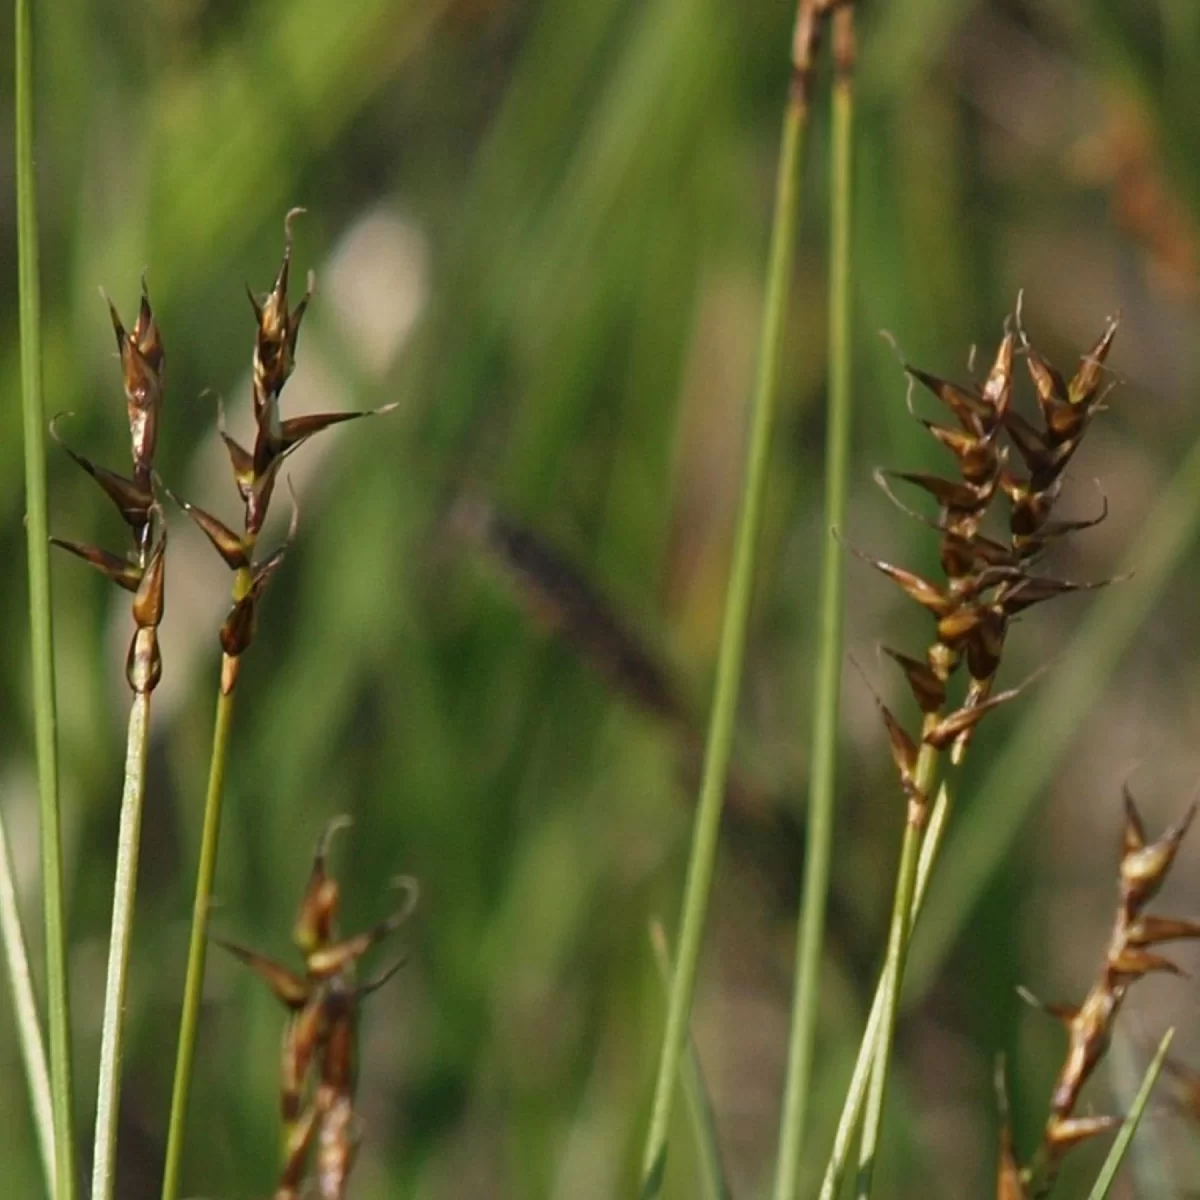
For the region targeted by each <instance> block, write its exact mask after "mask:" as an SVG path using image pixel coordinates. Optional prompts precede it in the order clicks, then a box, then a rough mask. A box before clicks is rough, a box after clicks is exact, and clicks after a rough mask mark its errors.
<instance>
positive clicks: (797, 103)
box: [641, 0, 817, 1200]
mask: <svg viewBox="0 0 1200 1200" xmlns="http://www.w3.org/2000/svg"><path fill="white" fill-rule="evenodd" d="M815 9H816V5H815V4H814V3H813V2H812V0H801V3H800V8H799V12H798V13H797V18H796V30H795V40H794V45H793V60H792V61H793V74H792V84H791V90H790V94H789V98H788V104H787V108H786V111H785V115H784V121H783V137H782V144H781V149H780V159H779V175H778V179H777V182H776V193H775V213H774V219H773V222H772V228H771V249H770V261H769V265H768V272H767V286H766V296H765V300H764V313H763V326H762V333H761V340H760V344H759V357H758V381H757V384H756V387H755V394H754V407H753V413H752V417H751V429H750V438H749V442H748V445H747V459H746V471H745V478H744V481H743V490H742V499H741V506H740V511H739V514H738V525H737V533H736V537H735V540H734V549H733V562H732V565H731V570H730V576H729V584H728V588H727V592H726V597H725V613H724V619H723V623H722V628H721V643H720V651H719V655H718V659H717V673H716V681H715V684H714V694H713V703H712V712H711V715H710V718H709V727H708V738H707V741H706V743H705V752H704V768H703V774H702V780H701V785H700V800H699V803H698V805H697V809H696V817H695V821H694V824H693V827H692V848H691V854H690V857H689V859H688V870H687V881H686V884H685V888H684V899H683V912H682V917H681V920H680V931H679V952H678V953H679V957H678V962H677V964H676V968H675V974H674V976H673V977H672V980H671V994H670V999H669V1002H668V1006H667V1025H666V1031H665V1033H664V1035H663V1042H662V1050H661V1054H660V1057H659V1065H658V1078H657V1082H656V1084H655V1092H654V1106H653V1110H652V1112H651V1117H650V1127H649V1130H648V1133H647V1137H646V1147H645V1154H644V1157H643V1161H642V1187H641V1196H642V1197H643V1200H649V1198H650V1197H653V1196H657V1195H658V1194H659V1192H660V1190H661V1187H662V1180H663V1175H664V1172H665V1169H666V1150H667V1131H668V1129H669V1126H670V1121H671V1109H672V1105H673V1102H674V1096H675V1086H676V1081H677V1079H678V1077H679V1065H680V1061H681V1059H682V1057H683V1049H684V1045H685V1043H686V1041H687V1035H688V1022H689V1018H690V1015H691V1007H692V996H693V993H694V991H695V986H696V972H697V967H698V965H699V960H700V945H701V942H702V940H703V936H704V921H705V915H706V912H707V909H708V896H709V891H710V889H711V885H712V875H713V865H714V862H715V859H716V852H717V835H718V831H719V828H720V823H721V802H722V799H723V796H724V792H725V777H726V772H727V769H728V765H729V754H730V748H731V744H732V740H733V723H734V716H735V713H736V711H737V699H738V689H739V685H740V681H741V671H742V658H743V654H744V651H745V645H746V627H747V623H748V618H749V612H750V597H751V588H752V583H753V579H754V559H755V551H756V549H757V544H758V535H759V527H760V525H761V517H762V500H763V493H764V491H765V484H766V477H767V463H768V459H769V457H770V455H769V452H770V446H771V429H772V424H773V417H774V413H775V404H776V400H777V397H778V393H779V367H780V351H781V348H782V345H783V331H784V326H785V323H786V320H787V309H788V290H789V287H788V285H789V282H790V278H791V271H792V257H793V248H794V246H795V240H796V226H797V223H798V220H799V207H800V205H799V201H800V186H799V166H800V162H801V157H802V154H801V152H802V148H803V142H804V131H805V129H806V127H807V124H808V113H809V92H810V88H811V80H812V58H813V43H814V41H815V38H816V16H817V14H816V11H815Z"/></svg>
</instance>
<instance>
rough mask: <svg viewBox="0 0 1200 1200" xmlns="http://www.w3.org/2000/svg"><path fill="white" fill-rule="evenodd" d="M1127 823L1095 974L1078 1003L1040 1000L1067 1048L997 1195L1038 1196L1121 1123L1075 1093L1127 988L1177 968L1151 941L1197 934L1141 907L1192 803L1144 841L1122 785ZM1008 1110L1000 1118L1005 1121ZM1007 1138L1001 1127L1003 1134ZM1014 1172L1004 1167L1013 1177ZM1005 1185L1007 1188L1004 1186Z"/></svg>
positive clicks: (1154, 889) (1199, 935) (1105, 1041)
mask: <svg viewBox="0 0 1200 1200" xmlns="http://www.w3.org/2000/svg"><path fill="white" fill-rule="evenodd" d="M1124 800H1125V828H1124V836H1123V841H1122V847H1121V858H1120V868H1119V873H1118V881H1119V887H1120V899H1119V901H1118V903H1117V911H1116V917H1115V919H1114V921H1113V928H1112V933H1111V934H1110V935H1109V939H1108V948H1107V950H1106V951H1105V955H1104V962H1103V964H1102V965H1101V968H1100V973H1099V974H1098V975H1097V977H1096V981H1095V982H1094V983H1093V984H1092V987H1091V990H1090V991H1089V992H1088V994H1087V996H1086V997H1085V998H1084V1000H1083V1003H1082V1004H1079V1005H1052V1004H1041V1005H1040V1007H1042V1008H1044V1009H1045V1010H1046V1011H1047V1012H1049V1013H1050V1014H1051V1015H1053V1016H1055V1017H1057V1018H1058V1019H1059V1020H1060V1021H1061V1022H1062V1023H1063V1025H1064V1026H1065V1028H1066V1030H1067V1053H1066V1056H1065V1057H1064V1059H1063V1065H1062V1067H1061V1069H1060V1070H1059V1072H1058V1077H1057V1078H1056V1080H1055V1083H1054V1090H1053V1092H1052V1093H1051V1098H1050V1115H1049V1117H1048V1118H1047V1120H1046V1125H1045V1128H1044V1129H1043V1132H1042V1142H1041V1145H1040V1146H1039V1147H1038V1150H1037V1153H1036V1154H1035V1156H1034V1159H1033V1162H1032V1164H1031V1165H1030V1166H1029V1167H1028V1168H1026V1169H1024V1170H1023V1171H1022V1172H1021V1173H1020V1184H1021V1190H1020V1191H1013V1190H1012V1183H1011V1181H1010V1182H1009V1183H1007V1184H1005V1183H1004V1179H1005V1169H1004V1166H1003V1163H1002V1165H1001V1172H1000V1178H1001V1187H1000V1188H999V1189H998V1191H997V1196H998V1197H1016V1198H1024V1197H1030V1196H1032V1197H1041V1196H1044V1195H1046V1194H1047V1193H1048V1192H1049V1190H1050V1188H1051V1186H1052V1185H1053V1183H1054V1179H1055V1177H1056V1176H1057V1174H1058V1170H1059V1166H1060V1164H1061V1162H1062V1159H1063V1157H1064V1156H1065V1155H1066V1153H1067V1152H1068V1151H1069V1150H1070V1149H1071V1147H1072V1146H1076V1145H1078V1144H1079V1143H1080V1142H1083V1141H1087V1140H1088V1139H1090V1138H1093V1137H1095V1136H1096V1135H1097V1134H1101V1133H1107V1132H1109V1131H1110V1130H1113V1129H1115V1128H1116V1127H1117V1126H1118V1125H1120V1123H1121V1119H1120V1118H1119V1117H1112V1116H1077V1115H1076V1113H1075V1110H1076V1108H1077V1107H1078V1104H1079V1098H1080V1094H1081V1093H1082V1091H1083V1089H1084V1087H1085V1086H1086V1084H1087V1082H1088V1080H1089V1079H1090V1078H1091V1076H1092V1074H1093V1072H1094V1071H1095V1069H1096V1066H1097V1064H1098V1063H1099V1062H1100V1060H1101V1059H1102V1058H1103V1057H1104V1054H1105V1052H1106V1051H1107V1050H1108V1046H1109V1042H1110V1041H1111V1039H1112V1032H1113V1026H1114V1025H1115V1023H1116V1019H1117V1015H1118V1014H1119V1013H1120V1011H1121V1005H1122V1004H1123V1003H1124V1002H1125V997H1126V994H1127V993H1128V991H1129V988H1130V987H1131V986H1132V985H1133V984H1134V983H1136V982H1137V981H1138V980H1139V979H1141V978H1143V977H1144V976H1146V975H1151V974H1157V973H1160V972H1164V971H1165V972H1168V973H1170V974H1174V975H1178V974H1181V972H1180V970H1179V968H1178V967H1177V966H1176V965H1175V963H1174V962H1172V960H1171V959H1169V958H1167V957H1166V956H1165V955H1163V954H1160V953H1158V952H1157V950H1155V949H1153V947H1157V946H1160V945H1161V944H1162V943H1164V942H1169V941H1180V940H1184V939H1193V938H1195V939H1200V921H1193V920H1184V919H1178V918H1174V917H1159V916H1155V915H1153V914H1151V913H1147V912H1146V911H1145V908H1146V906H1147V905H1148V904H1149V903H1150V901H1151V900H1153V899H1154V897H1155V896H1156V895H1157V894H1158V892H1159V889H1160V888H1161V887H1162V885H1163V883H1164V882H1165V881H1166V878H1167V875H1168V874H1169V872H1170V870H1171V866H1172V864H1173V863H1174V861H1175V856H1176V854H1177V853H1178V852H1179V846H1180V844H1181V842H1182V841H1183V838H1184V835H1185V834H1186V833H1187V830H1188V827H1189V826H1190V825H1191V823H1192V819H1193V818H1194V817H1195V815H1196V806H1195V805H1192V806H1191V807H1190V808H1189V809H1188V810H1187V812H1186V813H1184V815H1183V816H1182V817H1181V818H1180V819H1179V820H1178V821H1177V822H1176V823H1175V824H1174V825H1172V826H1171V828H1170V829H1168V830H1167V831H1166V832H1165V833H1164V834H1163V835H1162V836H1161V837H1160V838H1158V840H1157V841H1153V842H1151V841H1148V840H1147V837H1146V829H1145V826H1144V825H1143V823H1142V818H1141V815H1140V814H1139V813H1138V810H1137V806H1136V804H1135V803H1134V800H1133V796H1132V795H1130V793H1129V791H1128V789H1126V790H1125V794H1124ZM1007 1124H1008V1122H1007V1117H1006V1116H1005V1119H1004V1125H1005V1127H1006V1128H1007ZM1004 1136H1005V1137H1006V1138H1007V1137H1008V1135H1007V1133H1006V1134H1005V1135H1004ZM1011 1174H1012V1172H1011V1171H1010V1172H1009V1175H1010V1180H1011ZM1006 1186H1007V1188H1008V1189H1009V1190H1007V1191H1006V1190H1004V1188H1005V1187H1006Z"/></svg>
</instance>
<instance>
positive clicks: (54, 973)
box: [14, 0, 75, 1200]
mask: <svg viewBox="0 0 1200 1200" xmlns="http://www.w3.org/2000/svg"><path fill="white" fill-rule="evenodd" d="M14 21H15V33H14V44H15V48H16V72H15V84H16V186H17V290H18V300H19V308H20V324H21V409H22V417H23V426H24V443H25V513H26V526H27V538H28V555H29V558H28V564H29V624H30V644H31V647H32V654H33V705H34V717H35V722H36V744H37V765H38V796H39V802H40V804H39V811H40V817H41V843H42V902H43V906H44V912H45V924H46V998H47V1008H48V1018H49V1019H48V1027H49V1031H50V1078H51V1086H52V1091H53V1098H54V1135H55V1137H54V1145H55V1164H56V1166H55V1178H56V1181H57V1188H56V1192H55V1195H56V1198H57V1200H74V1196H75V1130H74V1119H73V1117H72V1113H71V1098H72V1086H71V1021H70V1001H69V994H68V989H67V936H66V928H65V921H64V914H63V908H64V905H63V867H62V833H61V828H60V821H59V807H58V761H57V757H58V745H57V743H58V718H57V713H56V710H55V700H54V639H53V632H52V629H51V618H50V611H51V608H50V554H49V541H48V538H49V530H48V522H47V515H46V512H47V501H46V435H45V426H46V419H45V412H44V410H43V405H42V348H41V296H40V283H39V278H38V220H37V181H36V177H35V174H34V149H33V139H34V130H33V29H32V19H31V14H30V3H29V0H16V8H15V13H14Z"/></svg>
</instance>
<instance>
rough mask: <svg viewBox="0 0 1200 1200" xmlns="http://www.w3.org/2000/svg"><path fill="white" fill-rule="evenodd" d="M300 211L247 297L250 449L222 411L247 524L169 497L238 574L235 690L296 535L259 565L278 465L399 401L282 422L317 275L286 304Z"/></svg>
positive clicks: (232, 661) (225, 640) (228, 648)
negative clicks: (236, 524)
mask: <svg viewBox="0 0 1200 1200" xmlns="http://www.w3.org/2000/svg"><path fill="white" fill-rule="evenodd" d="M303 211H304V210H303V209H299V208H295V209H292V211H291V212H289V213H288V215H287V218H286V220H285V221H284V250H283V261H282V263H281V264H280V267H279V272H278V274H277V275H276V277H275V284H274V286H273V287H272V288H271V290H270V291H269V292H268V293H267V295H266V296H265V297H263V299H262V300H259V299H257V298H256V297H255V296H254V295H253V293H251V294H250V303H251V305H252V307H253V309H254V316H255V319H256V322H257V329H256V331H255V339H254V358H253V385H252V387H253V403H254V425H255V434H254V444H253V447H252V449H249V450H248V449H246V448H245V447H244V446H242V445H241V444H240V443H239V442H238V441H236V440H235V439H234V438H232V437H231V436H230V435H229V434H228V433H227V432H226V430H225V416H224V412H223V410H218V429H219V431H220V435H221V440H222V441H223V442H224V443H225V449H226V450H227V452H228V454H229V462H230V466H231V468H232V470H233V479H234V483H235V485H236V486H237V490H238V495H239V496H240V497H241V501H242V509H243V512H242V528H241V532H240V533H239V532H235V531H234V530H233V529H231V528H230V527H229V526H228V525H226V524H225V523H224V522H223V521H221V520H219V519H218V518H217V517H214V516H213V515H212V514H211V513H207V512H205V511H204V509H202V508H198V507H197V506H196V505H194V504H188V503H186V502H185V501H183V500H180V499H179V498H178V497H176V496H174V494H173V493H172V498H173V499H175V501H176V503H178V504H179V505H180V507H181V508H182V509H183V510H184V512H186V513H187V514H188V516H189V517H191V518H192V520H193V521H194V522H195V523H196V524H197V525H198V526H199V527H200V529H201V530H202V531H203V532H204V534H205V536H206V537H207V538H208V539H209V541H211V542H212V544H213V546H214V547H215V548H216V550H217V553H218V554H220V556H221V557H222V559H224V560H225V563H226V565H227V566H228V567H229V569H230V570H231V571H233V572H234V585H233V606H232V608H231V609H230V611H229V615H228V616H227V617H226V619H225V623H224V624H223V625H222V627H221V635H220V636H221V647H222V649H223V650H224V652H225V663H224V665H223V670H222V682H221V686H222V690H223V691H225V692H226V693H228V692H230V691H232V690H233V688H234V686H235V684H236V682H237V668H238V662H239V659H240V656H241V655H242V654H243V653H244V652H245V651H246V650H247V649H248V648H249V646H250V643H251V642H252V641H253V640H254V630H255V622H256V617H257V610H258V603H259V600H260V599H261V598H262V593H263V591H264V590H265V589H266V585H267V582H268V580H269V579H270V577H271V575H272V574H273V573H274V572H275V570H276V569H277V568H278V567H279V565H280V563H281V562H282V561H283V556H284V554H285V553H286V551H287V548H288V546H289V545H290V544H291V541H292V538H293V537H294V535H295V517H294V515H293V521H292V528H291V530H290V531H289V533H288V537H287V539H286V540H285V542H284V544H283V546H282V547H280V549H278V550H276V551H275V552H274V553H273V554H271V555H269V556H268V557H267V558H265V559H263V560H262V561H260V562H255V561H254V553H255V549H256V546H257V542H258V535H259V534H260V533H261V532H262V528H263V525H264V523H265V522H266V519H267V512H268V509H269V507H270V504H271V497H272V496H273V495H274V491H275V483H276V480H277V478H278V475H279V469H280V467H281V466H282V465H283V463H284V461H285V460H286V459H287V458H288V456H289V455H290V454H292V453H293V452H294V451H296V450H298V449H299V448H300V447H301V446H302V445H304V443H305V442H307V441H308V439H309V438H311V437H313V436H314V435H315V434H318V433H320V432H321V431H322V430H324V429H327V428H328V427H329V426H331V425H338V424H341V423H342V422H345V421H353V420H355V419H357V418H359V417H366V416H375V415H378V414H381V413H385V412H390V411H391V410H392V409H394V408H395V407H396V406H395V404H387V405H384V406H383V407H381V408H375V409H368V410H365V411H361V412H341V413H310V414H308V415H306V416H300V417H292V418H290V419H285V418H284V417H283V416H282V415H281V412H280V396H281V393H282V392H283V388H284V385H285V384H286V383H287V381H288V378H289V377H290V376H291V374H292V371H293V369H294V367H295V363H296V341H297V338H298V337H299V335H300V323H301V321H302V320H303V318H304V313H305V311H306V310H307V308H308V304H309V301H310V300H311V299H312V296H313V290H314V284H313V277H312V275H311V274H310V275H309V277H308V286H307V288H306V290H305V293H304V296H303V298H302V299H301V300H300V303H299V304H297V305H296V307H295V308H294V309H292V308H290V307H289V300H288V277H289V273H290V271H291V262H292V220H293V219H294V218H295V217H296V216H297V215H298V214H300V213H301V212H303Z"/></svg>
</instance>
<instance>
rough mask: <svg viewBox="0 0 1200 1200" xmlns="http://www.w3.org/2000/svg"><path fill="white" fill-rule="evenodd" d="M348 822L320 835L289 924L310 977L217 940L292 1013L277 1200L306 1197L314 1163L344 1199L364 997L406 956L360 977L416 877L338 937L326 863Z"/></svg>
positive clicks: (337, 1198) (413, 895)
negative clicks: (393, 900) (364, 923)
mask: <svg viewBox="0 0 1200 1200" xmlns="http://www.w3.org/2000/svg"><path fill="white" fill-rule="evenodd" d="M345 823H346V822H345V819H344V818H339V819H336V820H334V821H332V822H330V824H329V825H328V826H327V827H326V829H325V831H324V833H323V834H322V835H321V838H320V840H319V841H318V842H317V849H316V853H315V855H314V856H313V865H312V871H311V873H310V875H309V880H308V885H307V886H306V888H305V890H304V897H303V899H302V901H301V903H300V910H299V914H298V916H297V918H296V924H295V927H294V929H293V931H292V940H293V942H294V943H295V945H296V947H297V948H298V949H299V951H300V953H301V954H302V955H303V956H304V967H305V969H304V973H303V974H297V973H296V972H293V971H291V970H289V969H288V968H287V967H284V966H281V965H280V964H279V963H277V962H274V961H273V960H271V959H269V958H266V957H264V956H263V955H261V954H258V953H256V952H255V951H253V950H247V949H245V948H244V947H242V946H238V945H235V944H234V943H232V942H226V941H222V940H221V939H219V938H216V939H214V940H215V941H216V942H217V944H218V945H220V946H223V947H224V948H225V949H226V950H228V951H229V952H230V953H231V954H233V955H234V956H235V957H236V958H237V959H239V960H240V961H241V962H243V963H245V964H246V965H247V966H248V967H250V969H251V970H253V971H254V972H255V973H256V974H257V975H259V976H260V977H261V978H262V979H264V980H265V981H266V983H267V985H268V987H270V989H271V991H272V992H273V993H274V994H275V996H276V997H277V998H278V1000H279V1001H280V1003H281V1004H283V1005H284V1006H285V1007H286V1008H287V1010H288V1014H289V1015H288V1023H287V1027H286V1029H285V1031H284V1037H283V1051H282V1055H281V1059H280V1085H279V1092H280V1112H281V1116H282V1120H283V1128H284V1165H283V1170H282V1173H281V1174H280V1178H279V1185H278V1187H277V1189H276V1191H275V1193H274V1200H299V1197H300V1196H301V1195H302V1194H304V1188H305V1186H306V1178H307V1177H308V1175H309V1167H310V1165H312V1166H313V1168H314V1169H313V1172H312V1175H313V1180H312V1182H313V1185H314V1186H315V1188H316V1195H317V1196H318V1197H319V1198H320V1200H344V1197H345V1195H346V1182H347V1179H348V1177H349V1175H350V1171H351V1169H352V1168H353V1166H354V1159H355V1155H356V1153H357V1150H358V1143H359V1125H360V1122H359V1119H358V1117H357V1115H356V1113H355V1110H354V1088H355V1064H356V1061H357V1057H358V1014H359V1003H360V1001H361V1000H362V999H363V997H365V996H366V995H368V994H369V993H371V992H373V991H375V990H376V989H377V988H379V987H381V986H382V985H383V984H384V983H386V982H387V981H388V980H389V979H390V978H391V977H392V975H394V974H395V972H396V971H397V970H398V969H399V968H400V966H401V965H402V963H403V960H401V961H400V962H397V963H395V964H394V965H393V966H391V967H389V968H388V969H387V970H385V971H383V972H382V973H381V974H380V975H378V976H376V977H375V978H374V979H372V980H369V981H367V982H364V983H360V982H358V980H357V967H358V963H359V961H360V960H361V959H362V957H363V956H364V955H365V954H366V953H367V952H368V951H369V950H371V949H372V948H374V947H375V946H376V945H378V944H379V943H380V942H381V941H383V939H384V938H386V937H387V936H388V935H389V934H390V933H392V932H393V931H394V930H396V929H397V928H399V926H400V925H402V924H403V923H404V921H405V920H406V919H407V918H408V917H409V915H410V914H411V913H412V910H413V908H414V906H415V904H416V900H417V885H416V882H415V881H414V880H412V879H401V880H399V881H398V884H399V886H400V887H402V888H403V889H404V892H405V898H404V901H403V903H402V904H401V906H400V908H398V909H397V910H396V911H395V912H394V913H392V914H391V915H390V916H388V917H386V918H385V919H384V920H382V921H380V922H379V923H378V924H376V925H375V926H374V927H373V928H372V929H369V930H367V931H366V932H365V933H361V934H358V935H357V936H355V937H350V938H341V939H339V937H338V935H337V929H336V925H337V912H338V905H339V902H340V897H341V893H340V889H339V887H338V883H337V880H336V879H334V878H333V876H332V875H330V874H329V872H328V869H327V863H326V860H327V856H328V851H329V841H330V838H331V836H332V834H333V833H334V832H335V831H336V830H337V829H338V828H339V827H341V825H343V824H345Z"/></svg>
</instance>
